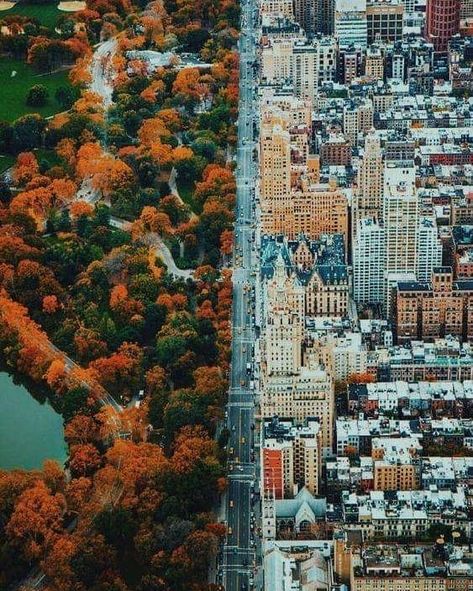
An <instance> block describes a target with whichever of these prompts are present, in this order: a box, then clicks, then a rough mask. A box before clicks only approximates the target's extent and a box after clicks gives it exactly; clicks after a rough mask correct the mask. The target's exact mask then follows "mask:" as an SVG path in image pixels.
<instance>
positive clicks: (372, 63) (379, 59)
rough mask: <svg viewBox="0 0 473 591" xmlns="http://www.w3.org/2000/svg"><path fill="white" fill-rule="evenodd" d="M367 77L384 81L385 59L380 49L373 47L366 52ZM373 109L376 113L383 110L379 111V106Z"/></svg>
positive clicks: (374, 106)
mask: <svg viewBox="0 0 473 591" xmlns="http://www.w3.org/2000/svg"><path fill="white" fill-rule="evenodd" d="M365 75H366V76H369V77H370V78H373V80H383V78H384V58H383V54H382V53H381V50H380V49H379V47H376V46H371V47H369V48H368V49H367V50H366V58H365ZM383 106H384V105H383ZM373 108H374V110H375V111H379V110H381V109H378V105H373ZM383 110H384V109H383Z"/></svg>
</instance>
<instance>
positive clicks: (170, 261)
mask: <svg viewBox="0 0 473 591" xmlns="http://www.w3.org/2000/svg"><path fill="white" fill-rule="evenodd" d="M110 225H111V226H113V227H114V228H119V229H120V230H123V231H124V232H129V231H130V230H131V222H129V221H127V220H123V219H121V218H117V217H116V216H111V217H110ZM143 241H144V242H145V243H146V244H148V246H151V247H152V248H153V250H154V252H155V254H156V256H158V257H159V258H160V259H161V260H162V261H163V263H164V264H165V265H166V267H167V270H168V273H169V274H170V275H174V277H179V278H181V279H191V278H192V276H193V274H194V270H193V269H179V267H178V266H177V265H176V262H175V261H174V257H173V256H172V253H171V251H170V250H169V248H168V246H167V244H166V243H165V242H164V240H163V239H162V238H161V236H159V235H158V234H155V233H151V232H150V233H149V234H148V235H147V236H145V237H144V238H143Z"/></svg>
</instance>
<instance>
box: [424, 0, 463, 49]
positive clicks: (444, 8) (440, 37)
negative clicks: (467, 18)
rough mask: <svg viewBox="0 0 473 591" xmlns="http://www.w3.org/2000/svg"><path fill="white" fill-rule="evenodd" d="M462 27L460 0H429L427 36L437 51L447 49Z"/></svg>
mask: <svg viewBox="0 0 473 591" xmlns="http://www.w3.org/2000/svg"><path fill="white" fill-rule="evenodd" d="M459 28H460V0H427V13H426V17H425V38H426V39H427V41H430V42H431V43H433V44H434V49H435V51H447V49H448V42H449V40H450V39H451V38H452V37H453V36H454V35H456V34H457V33H458V31H459Z"/></svg>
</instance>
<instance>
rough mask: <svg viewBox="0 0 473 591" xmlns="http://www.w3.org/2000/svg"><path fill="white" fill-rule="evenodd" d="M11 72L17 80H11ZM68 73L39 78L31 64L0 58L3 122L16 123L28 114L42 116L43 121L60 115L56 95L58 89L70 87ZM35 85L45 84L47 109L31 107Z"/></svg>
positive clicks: (0, 102)
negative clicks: (30, 95) (28, 95)
mask: <svg viewBox="0 0 473 591" xmlns="http://www.w3.org/2000/svg"><path fill="white" fill-rule="evenodd" d="M12 71H16V76H14V77H13V78H12V76H11V73H12ZM67 76H68V73H67V71H62V72H56V73H54V74H46V75H41V76H40V75H38V74H37V73H36V72H35V71H34V70H33V69H32V68H31V67H30V66H29V65H28V64H25V63H24V62H22V61H21V60H14V59H11V58H6V57H5V58H0V88H1V89H2V90H1V91H0V95H1V100H0V119H3V120H5V121H14V120H15V119H17V118H18V117H21V116H22V115H25V114H26V113H40V114H41V115H43V116H44V117H48V116H49V115H54V113H58V112H59V111H61V106H60V105H59V104H58V103H57V102H56V99H55V98H54V93H55V91H56V89H57V88H58V87H59V86H67V85H68V83H69V82H68V77H67ZM35 84H43V85H44V86H46V88H47V89H48V90H49V101H48V103H47V104H46V105H45V106H44V107H28V105H27V104H26V97H27V94H28V90H29V89H30V88H31V87H32V86H34V85H35Z"/></svg>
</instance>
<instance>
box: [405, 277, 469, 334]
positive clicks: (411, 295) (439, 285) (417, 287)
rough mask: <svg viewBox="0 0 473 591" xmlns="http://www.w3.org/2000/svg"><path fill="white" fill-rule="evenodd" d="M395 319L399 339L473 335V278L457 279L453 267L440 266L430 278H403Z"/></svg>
mask: <svg viewBox="0 0 473 591" xmlns="http://www.w3.org/2000/svg"><path fill="white" fill-rule="evenodd" d="M393 301H394V302H395V310H394V323H395V331H396V336H397V340H398V342H399V343H403V342H405V341H409V340H411V339H426V340H429V339H430V340H431V339H435V338H439V337H443V336H445V335H455V336H458V337H459V338H461V339H465V340H466V339H470V338H472V337H473V282H472V281H470V280H454V277H453V272H452V269H451V268H450V267H437V268H435V269H434V271H433V273H432V278H431V281H430V282H424V283H421V282H400V283H399V284H398V286H397V288H396V289H395V296H394V298H393Z"/></svg>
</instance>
